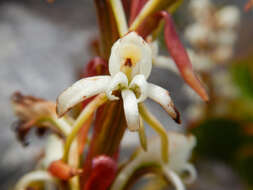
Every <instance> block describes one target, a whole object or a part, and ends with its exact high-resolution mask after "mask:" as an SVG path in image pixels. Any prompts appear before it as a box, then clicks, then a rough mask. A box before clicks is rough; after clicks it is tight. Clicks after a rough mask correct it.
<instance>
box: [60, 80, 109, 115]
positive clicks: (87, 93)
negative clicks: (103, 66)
mask: <svg viewBox="0 0 253 190" xmlns="http://www.w3.org/2000/svg"><path fill="white" fill-rule="evenodd" d="M110 81H111V77H110V76H105V75H104V76H96V77H89V78H85V79H81V80H79V81H77V82H76V83H74V84H73V85H72V86H71V87H69V88H67V89H66V90H65V91H64V92H63V93H62V94H61V95H60V96H59V97H58V98H57V109H56V110H57V114H58V115H59V116H62V115H64V114H65V113H66V112H67V111H68V110H70V109H71V108H72V107H74V106H75V105H76V104H78V103H80V102H81V101H83V100H84V99H86V98H89V97H91V96H94V95H96V94H99V93H101V92H105V91H106V89H107V87H108V84H109V83H110Z"/></svg>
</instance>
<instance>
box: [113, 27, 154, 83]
mask: <svg viewBox="0 0 253 190" xmlns="http://www.w3.org/2000/svg"><path fill="white" fill-rule="evenodd" d="M151 69H152V49H151V47H150V45H149V44H148V43H147V42H145V40H144V39H143V38H142V37H140V36H139V35H138V34H136V33H135V32H131V33H129V34H127V35H126V36H124V37H123V38H120V39H119V40H118V41H117V42H115V43H114V44H113V46H112V50H111V55H110V58H109V72H110V74H111V75H112V76H114V75H116V74H117V73H118V72H124V73H125V74H127V76H128V77H130V78H133V77H134V76H135V75H137V74H143V75H144V76H145V78H148V77H149V75H150V73H151ZM126 71H127V72H129V71H130V73H126Z"/></svg>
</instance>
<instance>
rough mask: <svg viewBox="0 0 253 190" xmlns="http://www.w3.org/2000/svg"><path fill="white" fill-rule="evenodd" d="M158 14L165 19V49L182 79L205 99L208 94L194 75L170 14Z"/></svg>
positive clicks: (163, 12)
mask: <svg viewBox="0 0 253 190" xmlns="http://www.w3.org/2000/svg"><path fill="white" fill-rule="evenodd" d="M160 14H161V15H162V16H163V18H164V20H165V28H164V38H165V43H166V46H167V49H168V51H169V53H170V55H171V57H172V59H173V60H174V61H175V63H176V65H177V67H178V69H179V71H180V73H181V75H182V77H183V79H184V80H185V81H186V83H187V84H188V85H189V86H190V87H191V88H192V89H193V90H195V92H196V93H197V94H198V95H199V96H200V97H201V98H202V99H203V100H204V101H207V100H208V99H209V98H208V95H207V93H206V91H205V89H204V88H203V86H202V85H201V83H200V81H199V79H198V78H197V77H196V76H195V74H194V72H193V68H192V65H191V62H190V59H189V56H188V55H187V53H186V50H185V49H184V47H183V44H182V43H181V41H180V39H179V37H178V35H177V33H176V30H175V28H174V24H173V21H172V18H171V16H170V15H169V14H168V13H167V12H165V11H162V12H160Z"/></svg>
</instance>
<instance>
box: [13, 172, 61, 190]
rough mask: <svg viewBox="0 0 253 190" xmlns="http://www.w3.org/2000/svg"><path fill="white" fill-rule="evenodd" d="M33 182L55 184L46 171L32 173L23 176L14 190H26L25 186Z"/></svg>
mask: <svg viewBox="0 0 253 190" xmlns="http://www.w3.org/2000/svg"><path fill="white" fill-rule="evenodd" d="M35 181H50V182H56V181H55V179H54V178H53V177H52V176H51V175H50V174H49V173H48V172H46V171H43V170H38V171H33V172H30V173H28V174H26V175H25V176H23V177H22V178H21V179H20V180H19V182H18V183H17V185H16V187H15V190H26V189H27V186H28V185H29V184H30V183H32V182H35Z"/></svg>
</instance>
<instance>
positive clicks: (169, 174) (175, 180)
mask: <svg viewBox="0 0 253 190" xmlns="http://www.w3.org/2000/svg"><path fill="white" fill-rule="evenodd" d="M164 174H165V176H166V178H167V179H168V180H170V181H171V183H172V184H173V185H174V186H175V187H176V190H185V187H184V184H183V182H182V181H181V179H180V177H179V176H178V175H177V174H176V173H175V172H173V171H172V170H171V169H169V168H167V167H164Z"/></svg>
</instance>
